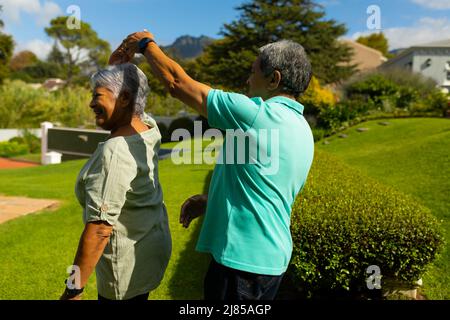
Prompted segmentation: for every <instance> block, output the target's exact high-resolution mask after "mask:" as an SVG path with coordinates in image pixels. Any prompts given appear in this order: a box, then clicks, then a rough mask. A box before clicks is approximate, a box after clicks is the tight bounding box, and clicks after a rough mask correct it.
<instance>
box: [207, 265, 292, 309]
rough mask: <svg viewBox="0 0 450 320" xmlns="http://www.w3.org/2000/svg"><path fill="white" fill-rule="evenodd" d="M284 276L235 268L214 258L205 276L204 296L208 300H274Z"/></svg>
mask: <svg viewBox="0 0 450 320" xmlns="http://www.w3.org/2000/svg"><path fill="white" fill-rule="evenodd" d="M283 276H284V274H282V275H280V276H268V275H260V274H254V273H249V272H244V271H240V270H235V269H231V268H228V267H225V266H223V265H221V264H219V263H217V262H216V261H215V260H214V259H212V260H211V264H210V265H209V269H208V272H207V273H206V277H205V282H204V296H205V297H204V298H205V300H207V301H242V300H274V299H275V297H276V295H277V292H278V289H279V288H280V284H281V280H282V279H283Z"/></svg>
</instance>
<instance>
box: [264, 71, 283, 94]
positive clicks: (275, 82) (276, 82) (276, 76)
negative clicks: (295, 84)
mask: <svg viewBox="0 0 450 320" xmlns="http://www.w3.org/2000/svg"><path fill="white" fill-rule="evenodd" d="M280 83H281V72H280V71H278V70H275V71H274V72H273V74H272V78H271V79H270V82H269V85H268V87H267V89H269V90H270V91H275V90H277V89H278V87H279V86H280Z"/></svg>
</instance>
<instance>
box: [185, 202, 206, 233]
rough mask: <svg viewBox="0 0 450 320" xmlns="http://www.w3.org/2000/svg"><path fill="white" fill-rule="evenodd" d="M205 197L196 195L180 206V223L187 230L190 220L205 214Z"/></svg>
mask: <svg viewBox="0 0 450 320" xmlns="http://www.w3.org/2000/svg"><path fill="white" fill-rule="evenodd" d="M207 201H208V196H207V195H204V194H203V195H196V196H193V197H190V198H189V199H187V200H186V201H185V202H184V203H183V205H182V206H181V213H180V223H181V224H182V225H183V227H185V228H188V227H189V225H190V224H191V222H192V220H194V219H195V218H198V217H200V216H201V215H204V214H205V212H206V203H207Z"/></svg>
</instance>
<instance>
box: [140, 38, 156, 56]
mask: <svg viewBox="0 0 450 320" xmlns="http://www.w3.org/2000/svg"><path fill="white" fill-rule="evenodd" d="M152 43H154V44H156V41H155V40H154V39H153V38H147V37H146V38H142V39H141V40H139V43H138V51H139V53H140V54H144V55H145V51H146V50H147V48H148V46H149V45H150V44H152Z"/></svg>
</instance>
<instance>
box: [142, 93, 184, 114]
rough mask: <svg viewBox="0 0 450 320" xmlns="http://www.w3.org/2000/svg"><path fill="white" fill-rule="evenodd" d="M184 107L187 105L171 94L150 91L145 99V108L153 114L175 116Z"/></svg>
mask: <svg viewBox="0 0 450 320" xmlns="http://www.w3.org/2000/svg"><path fill="white" fill-rule="evenodd" d="M186 109H187V106H185V105H184V104H183V103H182V102H181V101H180V100H177V99H175V98H172V97H171V96H161V95H158V94H155V93H150V95H149V96H148V99H147V108H146V110H147V111H148V112H150V113H151V114H153V115H155V116H177V115H178V114H179V113H180V112H183V111H186Z"/></svg>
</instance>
